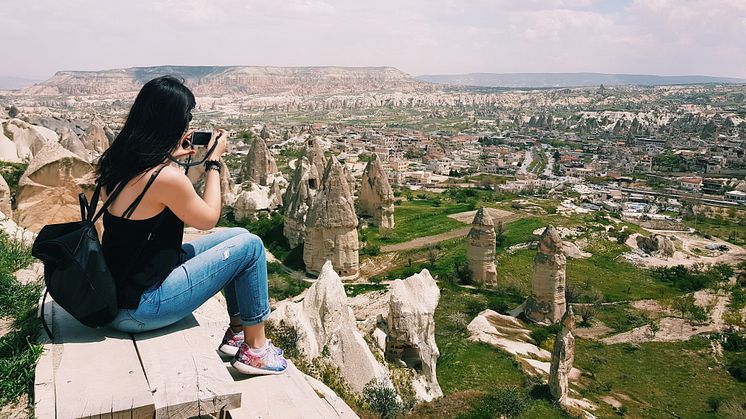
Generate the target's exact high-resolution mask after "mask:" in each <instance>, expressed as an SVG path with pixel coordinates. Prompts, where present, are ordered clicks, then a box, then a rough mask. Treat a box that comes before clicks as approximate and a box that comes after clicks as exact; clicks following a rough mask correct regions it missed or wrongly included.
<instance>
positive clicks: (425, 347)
mask: <svg viewBox="0 0 746 419" xmlns="http://www.w3.org/2000/svg"><path fill="white" fill-rule="evenodd" d="M439 299H440V289H439V288H438V285H437V284H436V283H435V280H434V279H433V277H432V276H431V275H430V272H429V271H428V270H427V269H423V270H422V272H420V273H418V274H414V275H412V276H410V277H409V278H407V279H404V280H401V279H397V280H396V281H394V282H392V283H391V293H390V300H389V301H390V302H389V312H388V320H387V323H388V334H387V337H386V352H385V354H386V358H387V359H388V360H389V361H393V362H396V361H401V362H402V363H403V364H405V365H406V366H407V367H409V368H412V369H414V370H415V372H416V374H415V377H414V379H413V381H412V386H413V387H414V390H415V393H416V395H417V398H418V399H420V400H422V401H431V400H433V399H434V398H437V397H442V396H443V391H442V390H441V389H440V385H439V384H438V378H437V375H436V373H435V367H436V365H437V363H438V356H440V352H439V351H438V345H437V344H436V343H435V320H434V318H433V315H434V314H435V308H436V307H438V300H439Z"/></svg>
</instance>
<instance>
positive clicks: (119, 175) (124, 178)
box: [97, 76, 196, 192]
mask: <svg viewBox="0 0 746 419" xmlns="http://www.w3.org/2000/svg"><path fill="white" fill-rule="evenodd" d="M195 104H196V102H195V100H194V94H192V92H191V91H190V90H189V88H187V87H186V86H185V85H184V82H183V81H181V80H179V79H177V78H176V77H173V76H162V77H158V78H155V79H153V80H150V81H149V82H147V83H145V85H144V86H143V87H142V89H141V90H140V93H138V94H137V98H135V103H133V104H132V108H131V109H130V113H129V115H128V116H127V120H126V121H125V123H124V127H122V131H121V132H120V133H119V135H117V137H116V138H115V139H114V142H112V144H111V146H110V147H109V148H108V149H107V150H106V151H104V153H103V154H102V155H101V159H100V160H99V162H98V169H97V174H98V181H99V182H101V185H102V186H103V187H104V188H105V190H106V191H107V192H111V191H113V190H114V188H115V187H116V185H117V184H119V183H120V182H129V181H130V180H131V179H132V178H134V177H135V176H137V175H139V174H141V173H143V172H145V171H146V170H148V169H150V168H152V167H155V166H157V165H158V164H160V163H162V162H163V160H164V159H166V158H167V156H168V155H169V154H170V153H171V152H172V151H173V150H174V149H175V148H176V146H177V145H178V142H179V139H180V138H181V136H182V135H183V134H184V132H185V131H186V130H187V127H188V126H189V121H190V120H191V118H192V117H191V115H192V109H194V106H195Z"/></svg>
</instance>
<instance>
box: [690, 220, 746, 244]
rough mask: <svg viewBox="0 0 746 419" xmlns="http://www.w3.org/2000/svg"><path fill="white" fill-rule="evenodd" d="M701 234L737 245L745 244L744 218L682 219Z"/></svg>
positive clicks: (745, 222) (745, 224) (745, 228)
mask: <svg viewBox="0 0 746 419" xmlns="http://www.w3.org/2000/svg"><path fill="white" fill-rule="evenodd" d="M684 224H686V225H687V226H688V227H692V228H694V229H696V230H697V231H699V232H700V233H702V234H706V235H710V236H714V237H717V238H719V239H721V240H725V241H728V242H730V243H733V244H735V245H738V246H745V245H746V220H744V219H740V220H736V219H735V218H705V217H697V218H696V220H695V219H692V220H686V221H684Z"/></svg>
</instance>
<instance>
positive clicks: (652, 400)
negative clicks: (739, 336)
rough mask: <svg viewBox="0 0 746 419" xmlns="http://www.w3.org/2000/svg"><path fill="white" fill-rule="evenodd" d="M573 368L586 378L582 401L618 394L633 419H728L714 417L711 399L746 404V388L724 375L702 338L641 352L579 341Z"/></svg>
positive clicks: (655, 345)
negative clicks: (679, 418) (634, 418)
mask: <svg viewBox="0 0 746 419" xmlns="http://www.w3.org/2000/svg"><path fill="white" fill-rule="evenodd" d="M575 366H577V367H578V368H580V369H581V370H583V371H585V372H586V376H585V377H584V378H583V383H584V384H585V389H584V390H583V392H582V393H583V395H584V396H586V397H589V398H591V399H598V398H599V397H601V396H604V395H611V396H614V395H615V394H616V395H617V396H616V398H617V399H620V401H623V402H624V406H625V408H626V412H627V414H628V415H630V416H632V417H650V418H653V417H681V418H707V417H724V416H722V415H718V414H716V413H714V412H712V409H711V407H710V405H709V403H708V400H709V399H719V400H722V401H727V400H737V401H740V402H743V401H744V400H746V383H739V382H737V381H735V380H734V379H733V378H732V377H731V376H730V375H729V374H728V372H727V371H725V369H724V368H723V366H722V365H721V364H720V362H719V361H717V360H716V358H715V357H713V354H712V349H711V348H710V343H709V341H708V340H707V339H705V338H701V337H695V338H693V339H691V340H690V341H687V342H673V343H644V344H641V345H639V346H632V345H628V344H619V345H609V346H607V345H604V344H601V343H598V342H593V341H588V340H585V339H578V340H577V342H576V355H575ZM589 375H591V376H589ZM618 394H623V395H626V396H628V398H629V399H631V401H624V399H622V397H624V396H619V395H618ZM599 405H600V406H601V407H602V408H603V410H602V411H601V412H599V413H600V414H601V416H602V417H608V416H610V415H612V414H613V412H612V411H611V409H610V408H609V407H608V406H607V405H606V404H605V403H599ZM741 417H743V416H741Z"/></svg>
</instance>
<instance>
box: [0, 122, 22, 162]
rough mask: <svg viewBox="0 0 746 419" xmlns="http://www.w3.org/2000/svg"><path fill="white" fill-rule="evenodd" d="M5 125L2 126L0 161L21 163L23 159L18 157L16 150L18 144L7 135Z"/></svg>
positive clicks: (0, 128) (0, 132)
mask: <svg viewBox="0 0 746 419" xmlns="http://www.w3.org/2000/svg"><path fill="white" fill-rule="evenodd" d="M4 128H5V125H4V124H2V125H1V126H0V161H8V162H11V163H20V162H21V158H20V157H18V150H16V144H15V143H14V142H13V141H12V140H11V139H10V138H8V137H7V136H6V135H5V129H4Z"/></svg>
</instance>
